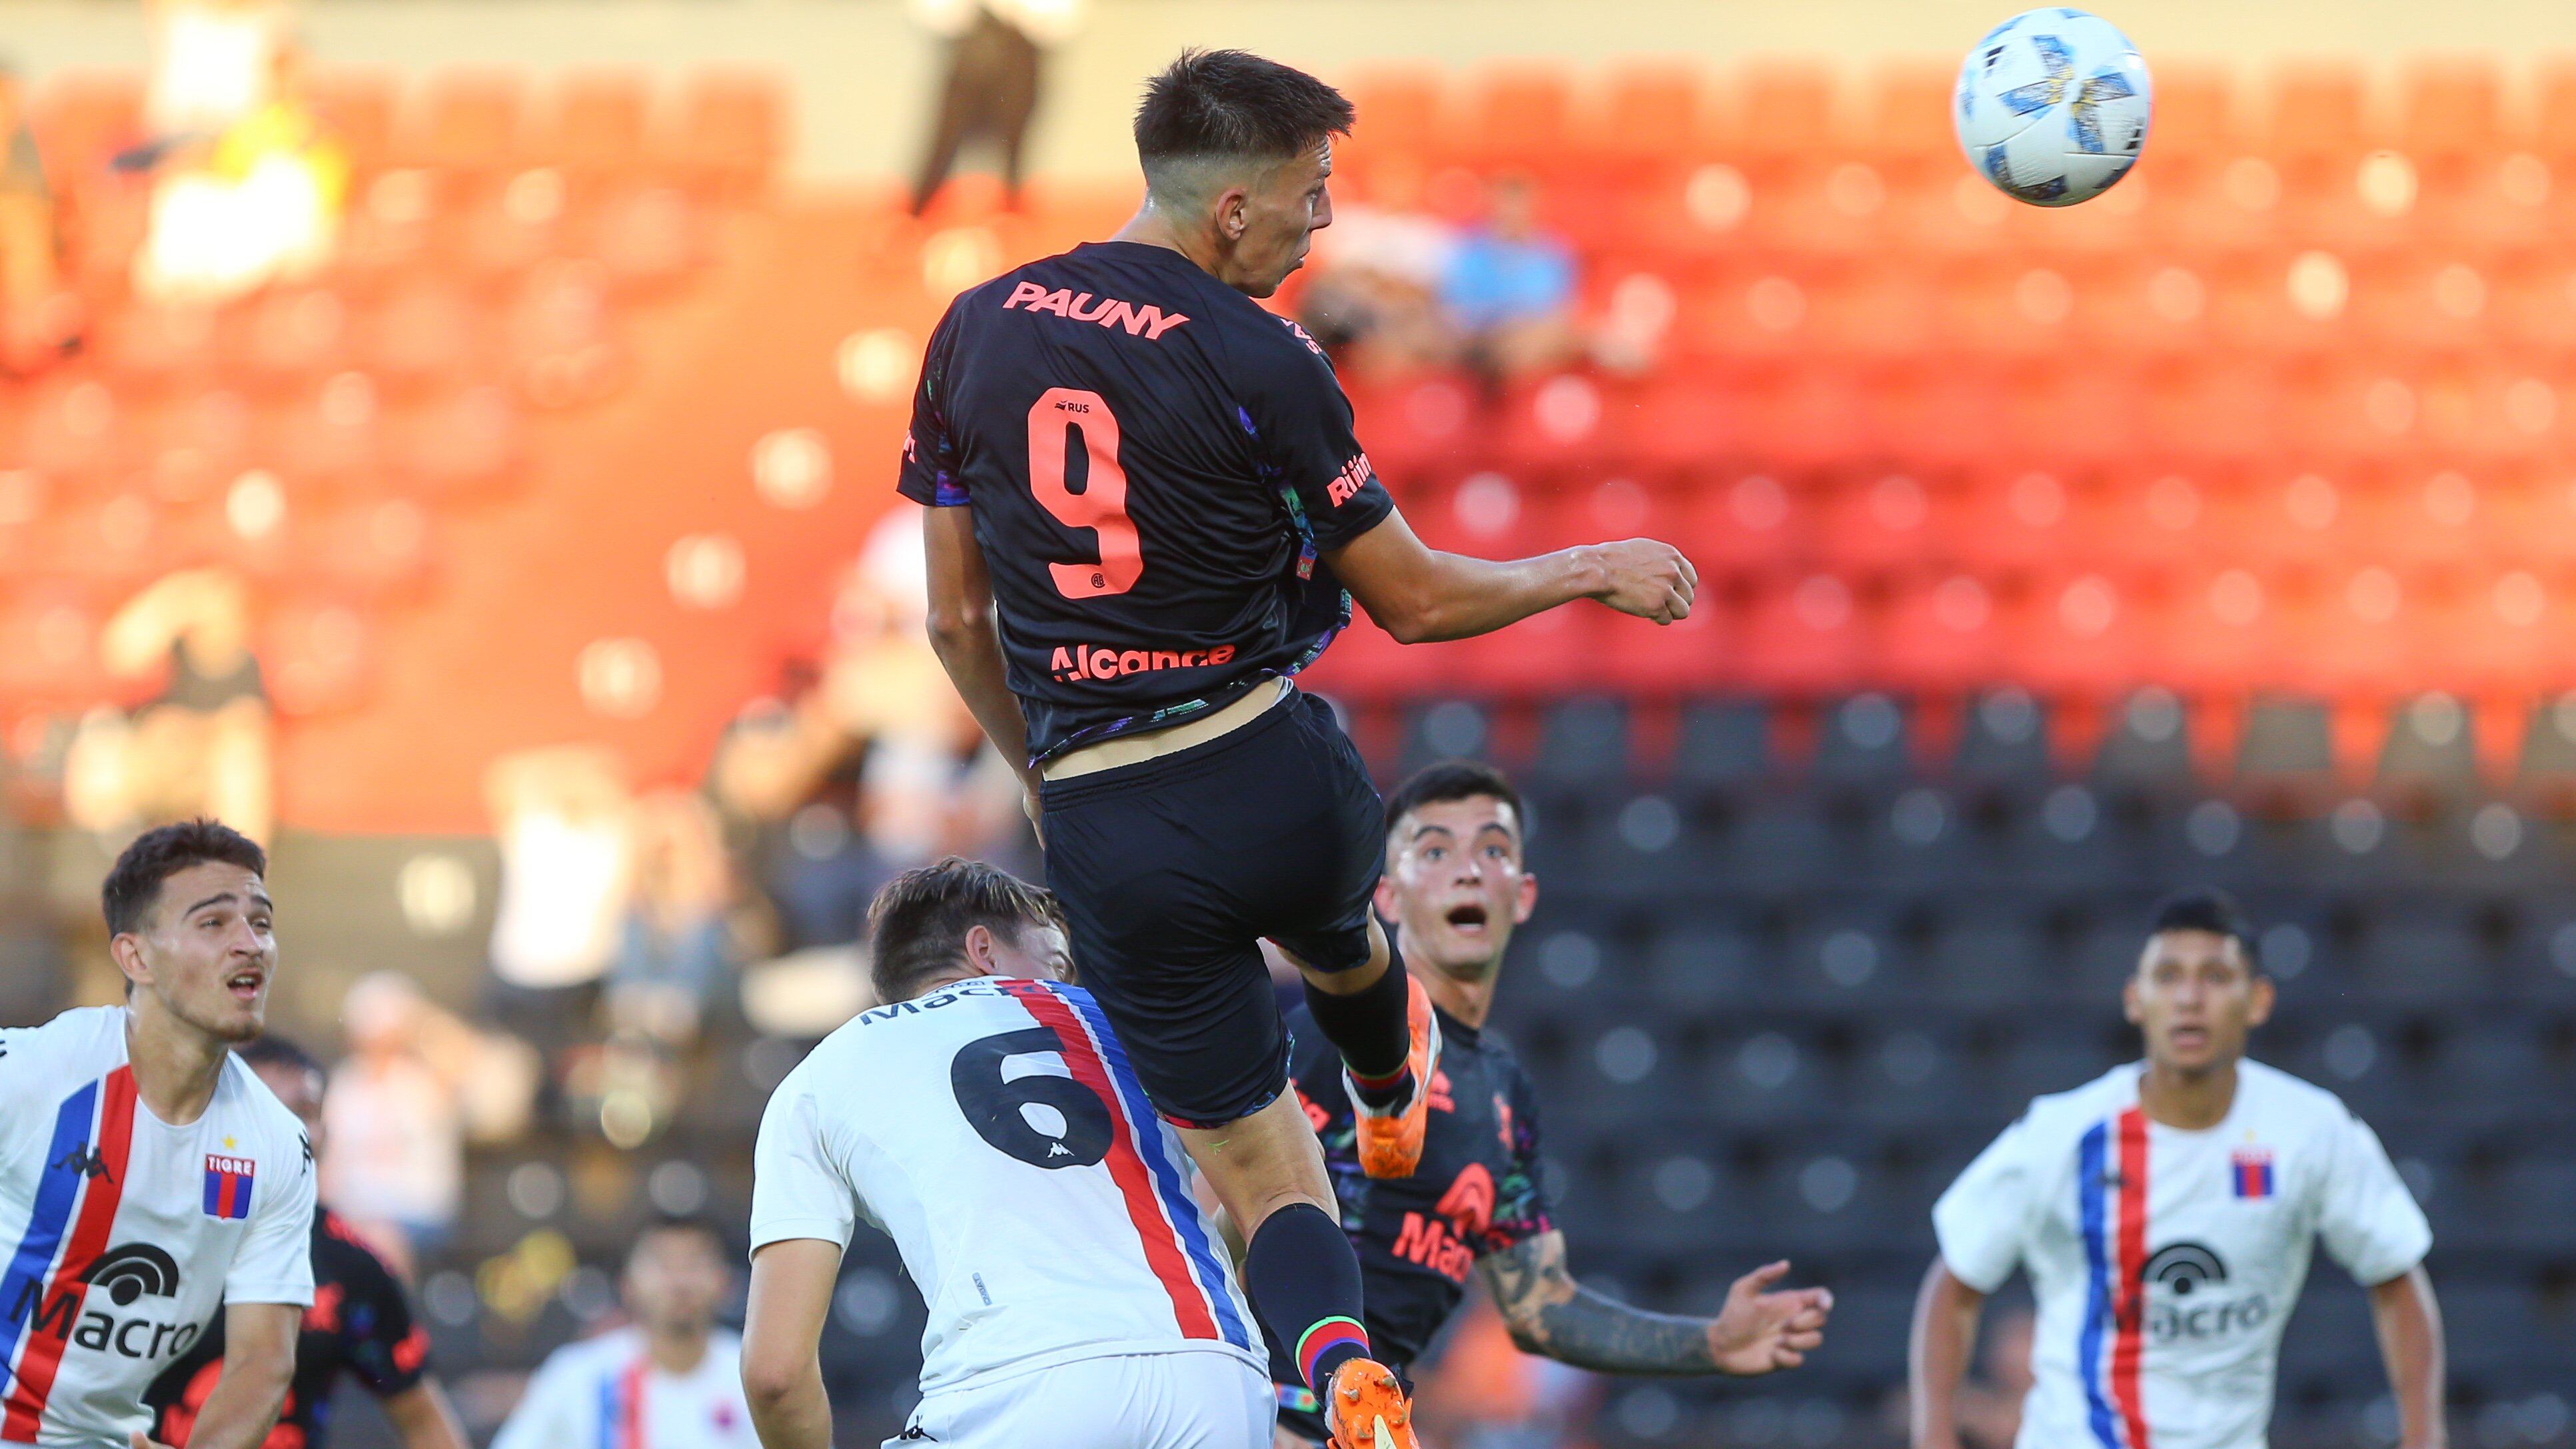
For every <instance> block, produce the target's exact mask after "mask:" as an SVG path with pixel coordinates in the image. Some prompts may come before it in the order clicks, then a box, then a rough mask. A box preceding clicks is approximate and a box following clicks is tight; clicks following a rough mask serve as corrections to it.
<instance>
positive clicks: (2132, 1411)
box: [1911, 891, 2446, 1449]
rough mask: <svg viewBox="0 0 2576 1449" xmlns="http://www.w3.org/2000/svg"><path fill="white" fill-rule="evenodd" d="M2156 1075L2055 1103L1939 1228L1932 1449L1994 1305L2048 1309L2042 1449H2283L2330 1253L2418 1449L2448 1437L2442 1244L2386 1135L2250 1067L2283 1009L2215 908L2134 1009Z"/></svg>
mask: <svg viewBox="0 0 2576 1449" xmlns="http://www.w3.org/2000/svg"><path fill="white" fill-rule="evenodd" d="M2122 997H2123V1002H2124V1004H2125V1007H2126V1011H2127V1015H2128V1018H2129V1020H2130V1021H2132V1022H2134V1023H2136V1024H2137V1026H2138V1028H2139V1030H2140V1032H2141V1033H2142V1034H2143V1035H2144V1037H2145V1038H2146V1061H2145V1062H2144V1063H2143V1064H2137V1065H2129V1066H2122V1067H2116V1068H2114V1069H2112V1070H2111V1071H2110V1072H2109V1073H2107V1074H2106V1075H2104V1076H2102V1077H2101V1078H2099V1079H2098V1080H2096V1081H2094V1082H2092V1083H2090V1084H2088V1085H2086V1086H2082V1087H2078V1088H2076V1089H2075V1090H2073V1091H2071V1092H2060V1093H2056V1094H2054V1095H2051V1096H2046V1097H2041V1098H2039V1099H2038V1100H2036V1101H2034V1102H2032V1103H2031V1106H2030V1111H2029V1112H2028V1113H2026V1114H2025V1115H2024V1116H2023V1117H2022V1119H2021V1120H2020V1121H2019V1122H2016V1123H2014V1124H2013V1126H2012V1127H2011V1128H2010V1129H2009V1130H2007V1131H2006V1132H2005V1133H2004V1135H2003V1136H2001V1137H1999V1138H1997V1139H1996V1140H1995V1143H1994V1145H1993V1146H1991V1147H1989V1148H1987V1149H1986V1150H1985V1152H1984V1153H1983V1154H1981V1155H1980V1156H1979V1157H1978V1158H1977V1160H1976V1161H1975V1162H1972V1163H1970V1164H1969V1165H1968V1170H1967V1171H1966V1172H1964V1173H1962V1174H1960V1176H1959V1180H1958V1181H1957V1182H1956V1183H1954V1184H1952V1185H1951V1187H1950V1190H1949V1191H1948V1192H1946V1193H1943V1194H1942V1196H1941V1201H1940V1202H1939V1203H1938V1204H1937V1205H1935V1206H1934V1208H1933V1210H1932V1226H1933V1229H1934V1231H1935V1232H1936V1233H1937V1234H1938V1235H1939V1237H1940V1242H1941V1255H1940V1257H1939V1258H1938V1259H1936V1260H1935V1261H1934V1262H1933V1264H1932V1268H1931V1271H1930V1273H1929V1274H1927V1275H1926V1276H1925V1278H1924V1281H1923V1293H1922V1297H1921V1299H1920V1300H1919V1301H1918V1303H1917V1304H1916V1307H1915V1314H1914V1340H1913V1346H1912V1351H1911V1368H1912V1386H1911V1393H1912V1399H1913V1404H1914V1425H1913V1434H1914V1445H1915V1449H1957V1446H1958V1445H1959V1443H1960V1439H1959V1433H1958V1429H1957V1426H1956V1416H1955V1414H1954V1411H1953V1394H1954V1392H1955V1390H1956V1388H1957V1386H1958V1383H1959V1375H1960V1370H1961V1367H1962V1366H1963V1365H1964V1364H1965V1362H1966V1361H1967V1357H1968V1351H1969V1349H1970V1347H1971V1346H1972V1345H1973V1344H1974V1343H1975V1342H1976V1337H1977V1317H1978V1313H1979V1311H1980V1310H1981V1309H1982V1308H1983V1306H1984V1304H1985V1300H1986V1296H1987V1295H1988V1294H1991V1293H1993V1292H1994V1291H1995V1290H1996V1289H1998V1288H2000V1287H2002V1286H2003V1284H2004V1280H2005V1279H2007V1278H2009V1277H2011V1276H2012V1272H2013V1269H2014V1268H2016V1267H2020V1268H2026V1269H2027V1270H2028V1271H2029V1273H2030V1276H2031V1290H2032V1294H2033V1296H2034V1297H2035V1298H2036V1299H2037V1300H2038V1305H2039V1324H2038V1328H2037V1330H2036V1335H2035V1339H2036V1341H2035V1348H2034V1353H2033V1364H2032V1368H2033V1372H2034V1375H2035V1382H2034V1383H2033V1385H2032V1387H2031V1391H2030V1397H2029V1400H2028V1402H2027V1403H2026V1404H2025V1406H2024V1408H2023V1412H2022V1422H2021V1435H2020V1438H2019V1440H2018V1442H2019V1444H2020V1445H2021V1449H2069V1446H2077V1445H2085V1446H2099V1449H2123V1446H2126V1449H2146V1446H2147V1445H2148V1444H2150V1443H2151V1442H2152V1443H2153V1444H2154V1445H2155V1446H2156V1449H2261V1446H2262V1444H2263V1443H2264V1434H2265V1430H2266V1426H2267V1425H2268V1424H2269V1423H2270V1421H2271V1417H2272V1385H2273V1377H2274V1372H2275V1369H2276V1368H2277V1366H2278V1362H2279V1358H2280V1351H2281V1331H2282V1328H2283V1327H2284V1326H2285V1325H2286V1324H2287V1323H2288V1322H2289V1319H2290V1311H2291V1309H2292V1308H2294V1307H2296V1306H2297V1304H2298V1299H2299V1288H2300V1285H2301V1284H2302V1283H2303V1282H2305V1281H2306V1278H2307V1273H2308V1257H2309V1254H2310V1252H2311V1251H2313V1248H2314V1245H2315V1244H2316V1243H2317V1242H2319V1241H2322V1242H2323V1243H2324V1244H2325V1249H2326V1252H2327V1254H2328V1255H2329V1256H2330V1257H2332V1258H2333V1259H2334V1260H2335V1261H2336V1262H2337V1263H2340V1264H2342V1265H2343V1267H2344V1269H2345V1270H2346V1271H2347V1272H2349V1273H2351V1274H2352V1276H2353V1278H2354V1279H2355V1281H2357V1282H2360V1283H2361V1284H2363V1285H2365V1286H2366V1287H2367V1288H2368V1289H2369V1290H2370V1308H2371V1316H2372V1318H2373V1319H2374V1320H2375V1322H2376V1324H2377V1327H2378V1330H2379V1347H2380V1353H2381V1356H2382V1357H2383V1358H2384V1359H2385V1360H2386V1362H2387V1365H2388V1379H2389V1384H2390V1386H2391V1387H2392V1388H2393V1389H2394V1390H2395V1392H2396V1398H2397V1411H2398V1417H2399V1420H2400V1422H2401V1423H2402V1425H2403V1437H2402V1439H2401V1440H2400V1443H2401V1444H2402V1445H2403V1446H2405V1449H2438V1446H2440V1445H2442V1444H2443V1443H2445V1442H2446V1440H2445V1433H2446V1430H2445V1427H2444V1420H2443V1390H2442V1320H2441V1313H2440V1310H2439V1309H2438V1308H2437V1307H2436V1305H2435V1303H2434V1301H2433V1285H2432V1282H2431V1280H2430V1279H2428V1278H2427V1277H2426V1276H2425V1274H2424V1268H2423V1262H2424V1254H2425V1252H2426V1250H2427V1249H2429V1248H2430V1247H2431V1246H2432V1242H2433V1235H2432V1230H2431V1229H2430V1228H2429V1227H2427V1226H2426V1224H2425V1221H2424V1214H2423V1212H2422V1210H2421V1209H2419V1208H2417V1207H2416V1205H2415V1200H2414V1199H2413V1198H2412V1197H2410V1196H2408V1195H2407V1192H2406V1185H2405V1183H2404V1182H2402V1181H2401V1180H2400V1179H2399V1178H2398V1176H2397V1169H2396V1168H2395V1167H2394V1166H2392V1165H2390V1163H2389V1161H2388V1154H2387V1152H2386V1151H2385V1150H2384V1149H2383V1148H2381V1146H2380V1145H2379V1138H2378V1136H2377V1135H2376V1134H2374V1133H2373V1132H2372V1131H2371V1130H2370V1128H2369V1127H2367V1126H2365V1125H2363V1123H2362V1122H2361V1121H2360V1120H2359V1119H2357V1118H2355V1117H2354V1116H2353V1115H2352V1114H2351V1113H2350V1112H2349V1111H2347V1110H2345V1108H2344V1105H2343V1103H2341V1102H2339V1101H2337V1100H2336V1099H2335V1098H2334V1096H2333V1095H2332V1094H2331V1093H2328V1092H2326V1091H2324V1090H2322V1089H2320V1088H2317V1087H2313V1086H2310V1085H2308V1084H2307V1083H2305V1082H2302V1081H2300V1080H2299V1079H2297V1078H2295V1077H2292V1076H2290V1075H2288V1074H2287V1073H2284V1072H2280V1071H2277V1070H2274V1069H2273V1068H2271V1067H2267V1066H2265V1065H2263V1064H2262V1063H2261V1062H2255V1061H2248V1060H2246V1058H2245V1041H2246V1037H2247V1035H2248V1034H2249V1033H2250V1032H2251V1031H2252V1030H2253V1029H2254V1028H2255V1027H2257V1026H2260V1025H2262V1024H2263V1022H2264V1021H2265V1020H2267V1019H2268V1018H2269V1017H2270V1016H2271V1014H2272V1003H2273V987H2272V981H2271V978H2270V977H2268V976H2266V975H2265V974H2264V972H2263V969H2262V965H2261V963H2260V961H2259V960H2258V959H2257V958H2256V956H2255V949H2254V936H2253V932H2252V928H2251V927H2250V926H2248V925H2247V923H2246V921H2245V918H2244V917H2243V916H2242V915H2240V914H2239V913H2238V911H2237V909H2236V907H2235V904H2234V903H2233V902H2231V901H2230V900H2228V898H2227V897H2225V896H2223V895H2220V894H2218V893H2216V892H2213V891H2204V892H2194V893H2190V894H2186V895H2181V896H2176V897H2174V898H2173V899H2171V900H2169V901H2167V902H2165V903H2164V904H2163V905H2162V906H2161V907H2159V908H2158V910H2157V913H2156V916H2155V921H2154V925H2153V927H2152V928H2151V930H2150V933H2149V935H2148V937H2147V944H2146V949H2145V950H2144V951H2143V952H2142V953H2140V955H2139V958H2138V969H2137V973H2136V974H2135V975H2134V976H2132V977H2131V978H2130V979H2129V984H2128V985H2127V987H2126V988H2124V989H2123V992H2122Z"/></svg>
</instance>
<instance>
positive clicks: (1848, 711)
mask: <svg viewBox="0 0 2576 1449" xmlns="http://www.w3.org/2000/svg"><path fill="white" fill-rule="evenodd" d="M1906 725H1907V718H1906V711H1905V708H1904V706H1903V705H1901V704H1900V703H1898V702H1897V701H1896V700H1895V699H1893V698H1891V697H1889V696H1887V695H1884V694H1878V693H1864V694H1856V695H1853V696H1851V697H1849V698H1847V699H1843V700H1840V701H1838V702H1836V703H1834V704H1832V705H1831V706H1829V707H1828V708H1826V709H1825V710H1824V711H1823V712H1822V714H1821V717H1820V719H1819V720H1818V724H1817V730H1816V760H1815V766H1814V773H1815V779H1816V782H1817V783H1818V784H1819V785H1822V786H1823V787H1825V788H1826V789H1827V790H1829V791H1832V792H1835V793H1842V794H1857V795H1861V796H1865V797H1869V796H1880V795H1886V794H1892V793H1893V792H1894V791H1896V790H1897V789H1898V788H1899V787H1901V786H1902V785H1903V784H1904V783H1905V782H1906V781H1907V780H1908V779H1909V778H1911V777H1912V775H1913V773H1914V762H1913V760H1912V759H1911V757H1910V756H1909V754H1908V752H1907V729H1906Z"/></svg>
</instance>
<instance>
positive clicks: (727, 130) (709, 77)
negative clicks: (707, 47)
mask: <svg viewBox="0 0 2576 1449" xmlns="http://www.w3.org/2000/svg"><path fill="white" fill-rule="evenodd" d="M787 106H788V103H787V98H786V95H785V94H784V91H783V90H782V88H781V86H780V83H779V81H778V79H777V77H775V76H772V75H770V74H767V73H765V72H750V71H706V72H701V73H699V74H697V75H694V76H692V77H690V78H689V80H688V82H687V84H686V85H685V86H684V87H683V88H682V90H681V93H680V105H679V112H678V118H677V120H676V122H675V124H674V125H673V126H672V127H671V128H670V129H669V130H667V131H665V132H663V133H661V134H660V136H659V137H658V138H656V141H655V146H656V154H657V155H658V156H659V157H660V158H661V159H662V160H663V161H664V163H665V164H667V165H669V166H671V167H672V168H673V169H674V170H675V172H676V173H677V174H678V175H680V176H681V177H682V178H683V179H685V180H686V181H687V182H688V183H689V184H690V185H691V186H693V187H696V188H698V189H699V190H701V191H704V192H708V193H711V194H717V195H726V196H735V197H742V196H747V195H749V194H751V193H753V192H755V191H757V190H758V189H759V188H760V187H762V186H764V185H766V184H767V183H768V180H769V176H770V172H771V171H772V170H773V169H774V168H775V167H776V166H777V164H778V158H779V157H780V156H781V155H783V154H785V152H786V149H787V120H788V118H787Z"/></svg>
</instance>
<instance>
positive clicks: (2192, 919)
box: [2147, 886, 2263, 971]
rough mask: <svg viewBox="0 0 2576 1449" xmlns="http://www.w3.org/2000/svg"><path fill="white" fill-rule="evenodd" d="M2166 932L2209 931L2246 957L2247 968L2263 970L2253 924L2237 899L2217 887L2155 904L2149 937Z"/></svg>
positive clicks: (2183, 892)
mask: <svg viewBox="0 0 2576 1449" xmlns="http://www.w3.org/2000/svg"><path fill="white" fill-rule="evenodd" d="M2167 931H2207V932H2208V933H2209V934H2211V935H2213V936H2225V937H2227V938H2229V939H2230V940H2233V941H2234V942H2235V943H2236V947H2237V949H2238V950H2240V951H2243V952H2244V953H2245V964H2246V965H2247V966H2249V967H2251V968H2253V969H2254V970H2257V971H2260V970H2262V969H2263V958H2262V953H2261V951H2260V949H2259V948H2258V947H2257V946H2256V945H2255V940H2254V923H2253V921H2252V920H2251V919H2249V918H2248V917H2247V916H2246V914H2245V911H2244V909H2243V908H2242V907H2240V906H2238V905H2237V904H2236V898H2235V897H2234V896H2231V895H2229V894H2228V893H2227V892H2225V891H2223V890H2220V889H2218V888H2217V887H2216V886H2200V887H2196V888H2194V889H2192V890H2187V891H2177V892H2175V893H2174V894H2172V895H2169V896H2167V897H2165V898H2164V899H2163V900H2161V901H2158V902H2156V909H2155V915H2154V916H2153V917H2152V918H2151V923H2150V924H2149V925H2148V927H2147V934H2148V935H2149V936H2161V935H2163V934H2164V933H2165V932H2167Z"/></svg>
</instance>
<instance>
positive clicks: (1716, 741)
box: [1673, 699, 1773, 801]
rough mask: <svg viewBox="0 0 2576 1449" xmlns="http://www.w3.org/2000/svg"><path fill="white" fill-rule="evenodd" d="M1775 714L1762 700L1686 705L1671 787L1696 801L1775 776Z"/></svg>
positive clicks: (1726, 794) (1741, 790)
mask: <svg viewBox="0 0 2576 1449" xmlns="http://www.w3.org/2000/svg"><path fill="white" fill-rule="evenodd" d="M1772 770H1773V758H1772V748H1771V710H1770V708H1769V706H1767V705H1766V704H1764V703H1762V702H1761V701H1758V700H1750V699H1746V700H1721V699H1694V700H1690V701H1688V702H1686V703H1685V704H1684V705H1683V706H1682V712H1681V738H1680V741H1679V744H1678V746H1677V748H1676V749H1675V751H1674V755H1673V784H1674V787H1675V788H1676V789H1677V790H1679V791H1680V792H1681V793H1682V794H1683V795H1684V796H1685V797H1686V798H1689V799H1691V800H1694V801H1701V800H1708V799H1717V798H1727V797H1733V796H1737V795H1740V794H1742V793H1744V792H1747V791H1749V790H1753V789H1756V788H1758V787H1760V786H1762V785H1764V784H1766V783H1768V782H1769V781H1770V780H1771V778H1772Z"/></svg>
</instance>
